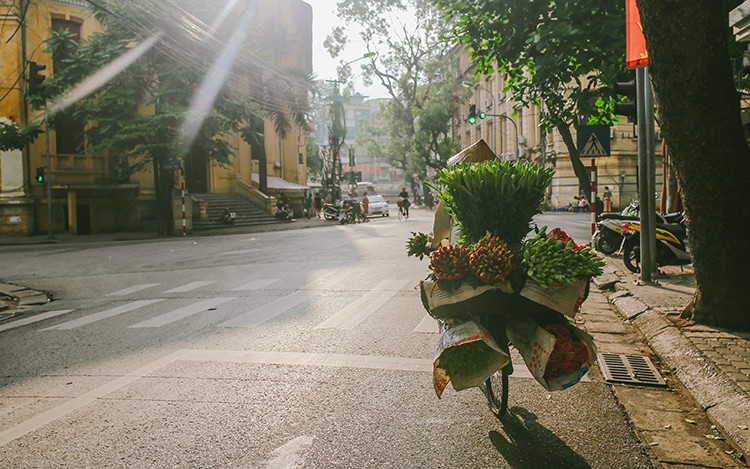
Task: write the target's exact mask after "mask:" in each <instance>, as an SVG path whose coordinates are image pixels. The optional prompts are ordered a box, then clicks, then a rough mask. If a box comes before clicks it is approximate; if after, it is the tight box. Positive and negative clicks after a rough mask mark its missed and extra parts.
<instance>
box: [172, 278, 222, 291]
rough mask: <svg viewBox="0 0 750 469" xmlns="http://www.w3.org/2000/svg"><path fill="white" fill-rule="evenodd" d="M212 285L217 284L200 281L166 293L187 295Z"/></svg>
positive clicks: (210, 281) (212, 281)
mask: <svg viewBox="0 0 750 469" xmlns="http://www.w3.org/2000/svg"><path fill="white" fill-rule="evenodd" d="M212 283H216V280H204V281H198V282H190V283H188V284H186V285H183V286H181V287H177V288H172V289H171V290H165V291H164V293H187V292H189V291H193V290H196V289H198V288H201V287H205V286H206V285H211V284H212Z"/></svg>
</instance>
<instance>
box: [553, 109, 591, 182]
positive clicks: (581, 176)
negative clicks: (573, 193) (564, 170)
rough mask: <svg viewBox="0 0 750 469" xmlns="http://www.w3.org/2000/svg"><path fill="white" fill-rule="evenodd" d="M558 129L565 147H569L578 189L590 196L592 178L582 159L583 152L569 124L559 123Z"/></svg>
mask: <svg viewBox="0 0 750 469" xmlns="http://www.w3.org/2000/svg"><path fill="white" fill-rule="evenodd" d="M557 131H558V132H559V133H560V137H562V140H563V143H565V147H566V148H567V149H568V155H570V164H572V165H573V172H574V173H575V175H576V177H577V178H578V191H579V193H580V191H583V193H584V194H586V197H590V195H591V194H590V192H591V178H590V177H589V173H588V172H587V171H586V167H585V166H584V165H583V162H582V161H581V154H580V153H579V152H578V148H577V147H576V142H575V140H573V134H572V133H571V132H570V126H569V125H567V124H558V126H557Z"/></svg>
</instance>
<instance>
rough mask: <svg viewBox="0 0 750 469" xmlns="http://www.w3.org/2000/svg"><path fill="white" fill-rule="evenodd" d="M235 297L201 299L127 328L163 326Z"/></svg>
mask: <svg viewBox="0 0 750 469" xmlns="http://www.w3.org/2000/svg"><path fill="white" fill-rule="evenodd" d="M236 299H237V297H229V298H209V299H206V300H203V301H199V302H197V303H193V304H190V305H187V306H184V307H182V308H178V309H176V310H174V311H170V312H168V313H164V314H161V315H159V316H156V317H154V318H151V319H147V320H145V321H141V322H139V323H138V324H133V325H132V326H129V328H141V327H161V326H165V325H167V324H169V323H171V322H175V321H179V320H181V319H185V318H186V317H189V316H192V315H194V314H198V313H202V312H204V311H206V310H208V309H210V308H215V307H217V306H219V305H222V304H224V303H227V302H229V301H232V300H236Z"/></svg>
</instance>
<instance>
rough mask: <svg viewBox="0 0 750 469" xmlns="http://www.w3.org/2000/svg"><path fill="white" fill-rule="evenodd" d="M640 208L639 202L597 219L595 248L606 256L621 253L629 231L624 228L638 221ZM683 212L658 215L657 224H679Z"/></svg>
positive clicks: (594, 238)
mask: <svg viewBox="0 0 750 469" xmlns="http://www.w3.org/2000/svg"><path fill="white" fill-rule="evenodd" d="M638 216H639V207H638V202H637V201H635V200H634V201H631V202H630V204H629V205H628V206H627V207H626V208H625V209H624V210H623V211H622V212H620V213H603V214H601V215H599V216H598V217H597V220H598V221H597V222H596V231H595V232H594V236H593V238H592V245H593V246H594V248H595V249H596V250H597V251H599V252H601V253H604V254H607V255H610V254H614V253H615V252H620V251H622V249H623V247H624V246H623V243H624V242H625V234H626V233H627V231H626V230H625V228H624V227H623V224H624V223H625V222H629V221H638V220H639V218H638ZM680 217H682V213H681V212H675V213H657V214H656V222H657V223H679V219H680Z"/></svg>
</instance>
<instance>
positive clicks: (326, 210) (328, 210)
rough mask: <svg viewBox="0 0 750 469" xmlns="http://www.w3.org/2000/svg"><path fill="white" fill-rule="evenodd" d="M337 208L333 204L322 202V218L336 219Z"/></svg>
mask: <svg viewBox="0 0 750 469" xmlns="http://www.w3.org/2000/svg"><path fill="white" fill-rule="evenodd" d="M339 211H340V210H339V208H338V207H336V206H335V205H333V204H323V218H325V219H326V220H338V219H339Z"/></svg>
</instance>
